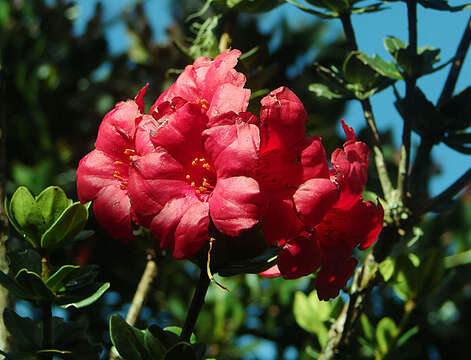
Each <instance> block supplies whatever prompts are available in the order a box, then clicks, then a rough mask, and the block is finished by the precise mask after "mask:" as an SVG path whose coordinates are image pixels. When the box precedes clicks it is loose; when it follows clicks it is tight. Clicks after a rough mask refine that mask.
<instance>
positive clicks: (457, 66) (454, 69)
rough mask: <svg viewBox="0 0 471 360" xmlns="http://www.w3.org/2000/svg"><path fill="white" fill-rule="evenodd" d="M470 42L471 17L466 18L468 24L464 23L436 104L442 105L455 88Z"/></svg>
mask: <svg viewBox="0 0 471 360" xmlns="http://www.w3.org/2000/svg"><path fill="white" fill-rule="evenodd" d="M470 43H471V17H470V18H469V20H468V24H467V25H466V28H465V30H464V32H463V36H462V37H461V42H460V44H459V45H458V49H457V50H456V54H455V60H454V61H453V65H452V66H451V69H450V72H449V73H448V78H447V79H446V82H445V85H444V87H443V90H442V94H441V95H440V98H439V99H438V106H440V105H443V104H444V103H445V102H446V101H447V100H449V99H450V98H451V96H452V95H453V91H454V90H455V86H456V82H457V80H458V76H459V74H460V71H461V66H462V65H463V62H464V58H465V57H466V53H467V52H468V49H469V45H470Z"/></svg>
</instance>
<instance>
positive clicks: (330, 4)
mask: <svg viewBox="0 0 471 360" xmlns="http://www.w3.org/2000/svg"><path fill="white" fill-rule="evenodd" d="M306 1H307V2H308V3H310V4H311V5H314V6H317V7H320V8H322V9H326V10H331V11H332V12H334V13H337V14H339V13H342V12H344V11H345V10H347V9H348V8H349V7H350V4H349V2H348V0H306Z"/></svg>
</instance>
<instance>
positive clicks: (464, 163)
mask: <svg viewBox="0 0 471 360" xmlns="http://www.w3.org/2000/svg"><path fill="white" fill-rule="evenodd" d="M75 2H76V3H77V5H78V8H77V18H76V21H75V29H76V32H77V33H80V32H81V31H83V29H84V28H85V25H86V22H87V21H88V19H89V18H90V16H91V15H92V14H93V11H94V7H95V4H96V2H98V0H77V1H75ZM134 2H135V0H121V1H119V0H103V1H102V3H103V4H104V10H105V21H108V22H109V23H110V25H109V26H108V27H107V31H106V36H107V38H108V40H109V43H110V48H111V51H112V52H114V53H120V52H123V51H126V49H127V47H128V45H129V40H128V39H127V37H126V31H125V26H124V24H123V22H122V21H119V14H121V13H122V11H124V10H125V9H126V8H127V7H129V6H131V5H132V4H133V3H134ZM170 2H171V0H147V1H144V6H145V9H146V11H147V12H148V14H149V19H150V22H151V25H152V27H153V28H154V36H155V40H156V41H157V42H165V41H167V38H166V36H165V29H166V28H167V27H168V26H169V25H170V24H171V22H172V17H171V14H170ZM449 3H450V4H451V5H460V4H463V2H462V1H453V0H451V1H450V2H449ZM388 6H389V9H388V10H385V11H383V12H380V13H374V14H363V15H356V16H354V17H353V26H354V28H355V31H356V34H357V40H358V45H359V48H360V50H361V51H363V52H365V53H366V54H368V55H373V54H374V53H377V54H378V55H380V56H381V57H382V58H383V59H385V60H391V59H390V58H389V55H388V54H387V52H386V50H385V49H384V46H383V39H384V38H385V37H387V36H391V35H394V36H396V37H398V38H400V39H401V40H403V41H405V42H407V37H408V36H407V21H406V20H407V14H406V6H405V4H404V3H402V2H392V3H389V4H388ZM154 14H155V15H154ZM469 16H470V10H467V11H462V12H458V13H450V12H443V11H436V10H431V9H424V8H423V7H421V6H419V7H418V32H419V37H418V45H419V46H425V45H428V46H434V47H436V48H439V49H441V59H442V62H444V61H447V60H449V59H450V58H451V57H452V56H453V55H454V53H455V51H456V48H457V46H458V42H459V40H460V38H461V34H462V32H463V30H464V28H465V26H466V23H467V20H468V17H469ZM280 17H285V18H286V19H287V20H288V22H289V23H290V24H291V25H292V26H302V24H303V23H306V22H311V21H312V15H309V14H306V13H304V12H302V11H301V10H299V9H297V8H295V7H294V6H292V5H290V4H285V5H283V6H281V7H279V8H277V9H275V10H274V11H272V12H270V13H268V14H266V15H265V16H264V17H263V18H262V19H261V20H260V21H259V26H260V29H261V30H263V31H264V32H267V33H269V32H272V33H275V34H276V25H277V23H278V22H279V20H280ZM330 24H331V28H330V31H331V32H332V36H335V35H336V34H338V33H339V32H341V26H340V22H339V21H336V20H333V21H330ZM274 42H276V36H274ZM314 54H315V53H314V52H311V53H309V54H307V55H306V58H305V59H303V61H304V62H305V63H309V62H312V59H313V58H314ZM448 69H449V67H447V68H445V69H443V70H441V71H439V72H436V73H434V74H432V75H428V76H427V77H425V78H422V79H420V80H419V81H418V85H419V86H420V88H421V89H422V91H424V93H425V94H426V96H427V97H428V99H429V100H431V101H433V102H435V101H436V100H437V99H438V96H439V94H440V92H441V89H442V87H443V84H444V81H445V79H446V76H447V74H448ZM280 85H281V84H280ZM470 85H471V56H468V57H467V58H466V61H465V63H464V65H463V70H462V72H461V75H460V78H459V81H458V84H457V87H456V91H461V90H463V89H465V88H466V87H468V86H470ZM398 88H399V91H400V92H401V93H403V86H398ZM303 100H304V101H308V99H303ZM393 102H394V96H393V93H392V89H387V90H385V91H383V92H381V93H380V94H377V95H375V96H373V98H372V104H373V109H374V112H375V116H376V119H377V123H378V128H379V129H380V131H384V130H386V129H388V128H392V129H393V133H394V138H395V140H396V145H397V146H399V145H400V144H399V141H400V138H401V132H402V119H401V118H400V117H399V115H398V114H397V112H396V110H395V108H394V105H393ZM343 118H344V119H345V120H346V121H347V122H348V123H349V125H351V126H353V127H354V128H355V129H359V128H361V127H363V126H364V118H363V115H362V111H361V106H360V104H359V103H358V102H356V101H352V102H351V103H350V104H349V106H348V108H347V111H346V113H345V114H344V115H343ZM334 120H335V121H338V120H339V119H334ZM334 120H333V121H334ZM412 141H413V145H417V144H418V142H419V137H418V136H416V135H414V136H413V138H412ZM433 158H434V160H435V161H436V163H437V164H438V165H439V167H440V168H441V170H442V174H441V175H439V176H437V177H435V178H434V179H433V180H432V182H431V191H432V194H437V193H439V192H440V191H442V190H443V189H445V188H446V187H447V186H448V185H449V184H451V183H452V182H453V181H454V180H456V179H457V178H458V177H459V176H460V175H461V174H462V173H464V172H465V171H466V170H467V169H468V168H469V167H470V166H471V156H466V155H463V154H460V153H457V152H455V151H454V150H451V149H449V148H448V147H446V146H445V145H440V146H436V147H435V148H434V150H433Z"/></svg>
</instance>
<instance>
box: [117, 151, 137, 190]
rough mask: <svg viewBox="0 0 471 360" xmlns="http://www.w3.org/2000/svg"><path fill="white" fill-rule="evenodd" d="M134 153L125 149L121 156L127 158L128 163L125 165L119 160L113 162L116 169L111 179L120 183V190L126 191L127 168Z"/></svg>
mask: <svg viewBox="0 0 471 360" xmlns="http://www.w3.org/2000/svg"><path fill="white" fill-rule="evenodd" d="M135 152H136V151H135V150H133V149H125V150H124V151H123V154H124V155H126V156H127V157H129V162H127V163H125V162H124V161H120V160H116V161H115V162H114V164H115V165H116V168H115V170H114V171H113V177H114V178H115V179H116V180H118V181H119V182H120V184H119V187H120V188H121V190H126V189H127V188H128V167H129V165H130V163H131V161H132V157H133V155H134V154H135Z"/></svg>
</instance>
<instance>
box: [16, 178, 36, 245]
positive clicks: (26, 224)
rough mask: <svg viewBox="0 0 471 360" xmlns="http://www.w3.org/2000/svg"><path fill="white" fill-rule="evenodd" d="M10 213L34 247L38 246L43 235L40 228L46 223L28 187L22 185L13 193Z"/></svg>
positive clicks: (22, 233) (21, 232)
mask: <svg viewBox="0 0 471 360" xmlns="http://www.w3.org/2000/svg"><path fill="white" fill-rule="evenodd" d="M9 214H10V216H11V217H12V218H13V219H14V220H15V223H16V224H17V225H18V228H19V230H20V231H19V232H20V234H21V235H22V236H23V237H24V238H25V239H26V240H27V241H28V242H29V243H30V244H31V245H32V246H33V247H38V246H39V239H40V236H41V234H40V232H39V230H38V229H39V228H41V226H42V225H43V224H44V220H43V218H42V216H41V213H40V210H39V207H38V205H37V204H36V201H35V199H34V197H33V195H31V193H30V192H29V190H28V189H27V188H26V187H24V186H20V187H19V188H18V189H17V190H16V191H15V193H14V194H13V196H12V198H11V201H10V207H9ZM17 230H18V229H17Z"/></svg>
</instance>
